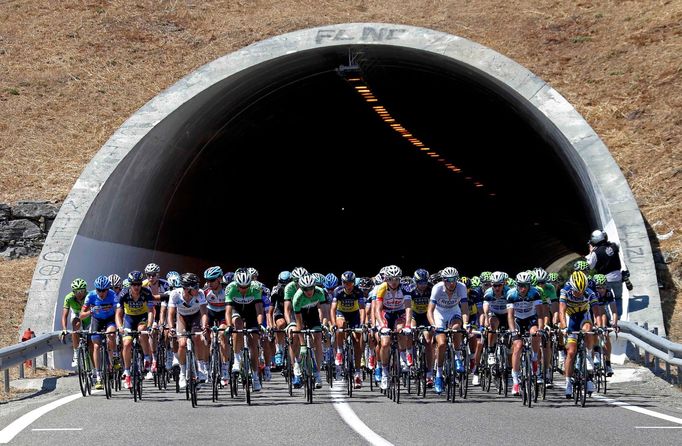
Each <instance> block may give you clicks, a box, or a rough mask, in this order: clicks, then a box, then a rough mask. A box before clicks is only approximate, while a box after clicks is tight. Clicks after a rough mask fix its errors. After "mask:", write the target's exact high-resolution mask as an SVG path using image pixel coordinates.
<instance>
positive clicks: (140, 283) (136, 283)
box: [130, 282, 142, 286]
mask: <svg viewBox="0 0 682 446" xmlns="http://www.w3.org/2000/svg"><path fill="white" fill-rule="evenodd" d="M130 286H142V282H134V283H131V284H130Z"/></svg>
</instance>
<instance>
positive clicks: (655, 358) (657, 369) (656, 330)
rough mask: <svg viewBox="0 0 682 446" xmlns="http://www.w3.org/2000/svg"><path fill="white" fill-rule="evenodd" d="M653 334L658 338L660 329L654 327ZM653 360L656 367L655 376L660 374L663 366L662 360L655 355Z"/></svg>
mask: <svg viewBox="0 0 682 446" xmlns="http://www.w3.org/2000/svg"><path fill="white" fill-rule="evenodd" d="M651 332H652V333H653V334H655V335H656V336H658V327H654V328H653V330H651ZM651 360H652V361H653V365H654V374H656V373H658V372H660V371H661V364H660V360H659V359H658V356H656V355H654V356H653V357H652V358H651Z"/></svg>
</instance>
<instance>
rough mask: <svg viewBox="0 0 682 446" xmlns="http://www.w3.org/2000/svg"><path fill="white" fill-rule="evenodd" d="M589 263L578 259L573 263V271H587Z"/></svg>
mask: <svg viewBox="0 0 682 446" xmlns="http://www.w3.org/2000/svg"><path fill="white" fill-rule="evenodd" d="M589 270H590V264H589V263H587V262H586V261H585V260H578V261H577V262H575V263H574V264H573V271H589Z"/></svg>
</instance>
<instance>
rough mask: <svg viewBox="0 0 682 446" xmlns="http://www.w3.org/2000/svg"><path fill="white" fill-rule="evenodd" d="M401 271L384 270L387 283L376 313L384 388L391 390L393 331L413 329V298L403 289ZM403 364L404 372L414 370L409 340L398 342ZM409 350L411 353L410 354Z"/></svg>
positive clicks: (379, 295) (378, 296)
mask: <svg viewBox="0 0 682 446" xmlns="http://www.w3.org/2000/svg"><path fill="white" fill-rule="evenodd" d="M402 275H403V272H402V270H401V269H400V268H399V267H397V266H396V265H390V266H387V267H386V268H385V270H384V276H385V277H384V278H385V281H384V283H382V284H381V285H379V287H378V288H377V291H376V303H375V309H374V311H375V313H376V320H377V321H378V322H379V327H380V328H381V348H380V357H381V365H382V367H381V369H382V375H381V388H382V389H383V390H386V389H387V388H388V371H389V369H388V366H389V359H390V353H391V351H390V350H391V337H390V330H394V331H397V332H401V331H403V328H404V327H410V328H411V327H412V300H411V299H412V298H411V296H410V294H408V293H407V291H406V290H405V289H403V288H402V287H401V286H400V278H401V277H402ZM408 330H409V329H408ZM398 348H399V349H400V362H401V364H402V365H403V368H406V367H412V353H411V350H412V340H411V339H410V338H408V337H407V336H400V337H399V338H398ZM407 349H409V350H410V351H407Z"/></svg>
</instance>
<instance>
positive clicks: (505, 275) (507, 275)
mask: <svg viewBox="0 0 682 446" xmlns="http://www.w3.org/2000/svg"><path fill="white" fill-rule="evenodd" d="M502 277H504V280H507V279H509V274H507V273H505V272H504V271H502Z"/></svg>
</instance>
